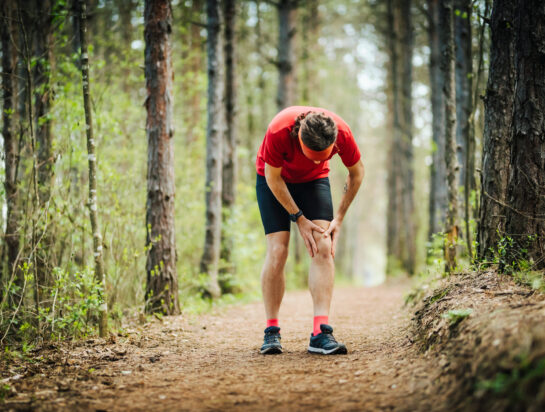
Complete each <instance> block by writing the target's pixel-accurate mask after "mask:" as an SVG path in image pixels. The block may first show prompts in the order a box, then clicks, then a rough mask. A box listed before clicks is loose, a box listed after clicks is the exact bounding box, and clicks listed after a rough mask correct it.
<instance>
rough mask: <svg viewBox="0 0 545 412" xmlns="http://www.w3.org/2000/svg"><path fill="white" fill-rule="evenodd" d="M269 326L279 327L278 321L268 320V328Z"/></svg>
mask: <svg viewBox="0 0 545 412" xmlns="http://www.w3.org/2000/svg"><path fill="white" fill-rule="evenodd" d="M269 326H276V327H278V319H267V327H269Z"/></svg>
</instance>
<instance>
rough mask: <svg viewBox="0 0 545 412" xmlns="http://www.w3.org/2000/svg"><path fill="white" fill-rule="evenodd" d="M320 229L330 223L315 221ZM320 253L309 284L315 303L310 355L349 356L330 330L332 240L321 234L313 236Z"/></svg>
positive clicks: (312, 268)
mask: <svg viewBox="0 0 545 412" xmlns="http://www.w3.org/2000/svg"><path fill="white" fill-rule="evenodd" d="M313 222H314V223H316V224H317V225H318V226H321V227H323V228H324V229H327V228H328V227H329V222H328V221H327V220H313ZM314 239H315V240H316V246H317V247H318V253H317V254H316V255H314V258H312V260H311V262H310V270H309V274H308V284H309V289H310V294H311V295H312V301H313V303H314V328H313V331H312V336H311V337H310V343H309V346H308V351H309V352H310V353H317V354H321V355H337V354H346V353H347V349H346V346H345V345H343V344H342V343H339V342H337V341H336V340H335V338H334V337H333V328H332V327H331V326H329V321H328V317H329V307H330V305H331V297H332V295H333V281H334V278H335V264H334V262H333V257H332V256H331V237H329V236H328V237H326V238H324V235H323V234H321V233H317V232H314Z"/></svg>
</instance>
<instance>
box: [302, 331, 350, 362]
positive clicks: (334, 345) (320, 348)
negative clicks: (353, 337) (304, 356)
mask: <svg viewBox="0 0 545 412" xmlns="http://www.w3.org/2000/svg"><path fill="white" fill-rule="evenodd" d="M320 330H321V331H322V333H319V334H317V335H316V336H314V334H311V335H310V343H309V345H308V351H309V353H319V354H321V355H346V354H347V353H348V351H347V350H346V346H344V345H343V344H342V343H339V342H337V341H336V340H335V338H334V337H333V328H332V327H331V326H329V325H325V324H321V325H320Z"/></svg>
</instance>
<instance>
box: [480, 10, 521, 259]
mask: <svg viewBox="0 0 545 412" xmlns="http://www.w3.org/2000/svg"><path fill="white" fill-rule="evenodd" d="M516 9H517V7H516V3H514V2H512V1H510V0H495V1H494V5H493V9H492V15H491V19H490V29H491V37H492V42H491V45H490V68H489V74H488V84H487V87H486V98H485V101H484V103H485V116H484V121H485V124H484V143H483V160H482V175H481V199H480V203H481V205H480V214H479V229H478V256H479V258H480V259H481V260H488V261H490V260H492V259H493V257H494V255H495V251H496V248H497V245H498V242H499V241H500V239H501V238H502V237H504V236H505V222H506V221H505V219H506V208H505V206H506V204H507V184H508V180H509V174H510V157H511V142H512V129H511V124H512V121H513V105H514V98H515V84H516V83H515V80H516V79H515V37H516V32H515V27H517V25H518V23H517V17H516Z"/></svg>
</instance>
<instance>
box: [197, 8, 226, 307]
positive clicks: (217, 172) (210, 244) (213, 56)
mask: <svg viewBox="0 0 545 412" xmlns="http://www.w3.org/2000/svg"><path fill="white" fill-rule="evenodd" d="M206 9H207V15H208V22H207V28H208V39H207V54H208V127H207V131H206V186H205V190H206V233H205V240H204V251H203V255H202V259H201V265H200V266H201V273H206V274H207V275H208V285H207V290H206V293H207V294H209V295H210V296H211V297H213V298H217V297H219V296H220V294H221V289H220V287H219V283H218V264H219V257H220V245H221V218H222V213H221V192H222V177H221V173H222V152H223V143H224V133H225V113H224V109H223V97H224V91H225V79H224V67H223V65H224V61H223V33H222V25H223V21H222V20H223V19H222V10H221V5H220V2H219V1H218V0H207V3H206Z"/></svg>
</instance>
